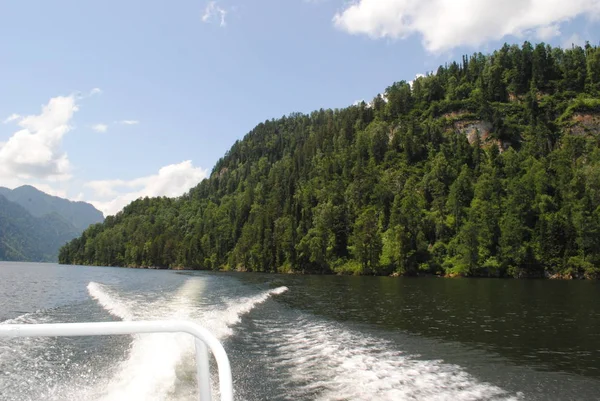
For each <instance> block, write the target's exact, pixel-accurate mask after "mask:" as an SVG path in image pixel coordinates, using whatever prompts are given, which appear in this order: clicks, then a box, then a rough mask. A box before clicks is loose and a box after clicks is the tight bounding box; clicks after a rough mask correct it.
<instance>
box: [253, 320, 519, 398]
mask: <svg viewBox="0 0 600 401" xmlns="http://www.w3.org/2000/svg"><path fill="white" fill-rule="evenodd" d="M253 323H254V325H255V326H258V327H260V328H261V330H262V331H263V338H268V339H274V340H273V341H270V342H269V344H268V345H267V346H266V347H264V348H267V350H266V351H264V350H263V351H261V352H262V353H263V354H268V355H270V356H269V357H268V358H267V360H266V361H265V363H267V364H269V365H270V368H271V369H274V370H275V371H277V372H286V374H285V375H283V377H282V378H281V380H280V383H279V387H280V388H281V390H282V392H285V394H286V396H285V398H284V399H288V400H295V399H312V400H320V401H325V400H327V401H330V400H331V401H333V400H336V401H337V400H373V401H403V400H411V401H412V400H415V401H416V400H430V401H446V400H448V401H479V400H481V401H483V400H490V401H499V400H503V401H507V400H521V399H522V398H523V396H522V394H509V393H508V392H507V391H505V390H503V389H501V388H499V387H497V386H494V385H491V384H488V383H484V382H480V381H478V380H477V379H476V378H475V377H473V376H472V375H470V374H468V373H467V372H465V371H464V370H463V369H462V368H461V367H460V366H457V365H453V364H448V363H444V362H443V361H436V360H422V359H418V357H417V356H415V355H408V354H406V353H404V352H402V351H399V350H398V344H395V343H392V342H390V341H386V340H382V339H381V338H375V337H371V336H369V335H365V334H363V333H361V332H356V331H352V330H350V329H348V328H346V327H344V326H343V325H339V324H336V323H333V322H329V321H319V320H317V319H315V317H313V316H310V317H307V316H304V317H302V316H301V317H298V318H297V319H295V320H294V321H287V322H281V321H280V322H279V323H278V322H276V321H274V320H271V319H269V320H265V321H254V322H253ZM264 348H263V349H264Z"/></svg>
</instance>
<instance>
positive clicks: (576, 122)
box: [569, 113, 600, 136]
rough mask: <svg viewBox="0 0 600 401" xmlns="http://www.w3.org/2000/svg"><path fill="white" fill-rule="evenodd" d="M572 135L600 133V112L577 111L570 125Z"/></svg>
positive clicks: (594, 134)
mask: <svg viewBox="0 0 600 401" xmlns="http://www.w3.org/2000/svg"><path fill="white" fill-rule="evenodd" d="M569 131H570V133H571V135H579V136H587V135H592V136H596V135H599V134H600V113H575V114H573V117H572V118H571V124H570V127H569Z"/></svg>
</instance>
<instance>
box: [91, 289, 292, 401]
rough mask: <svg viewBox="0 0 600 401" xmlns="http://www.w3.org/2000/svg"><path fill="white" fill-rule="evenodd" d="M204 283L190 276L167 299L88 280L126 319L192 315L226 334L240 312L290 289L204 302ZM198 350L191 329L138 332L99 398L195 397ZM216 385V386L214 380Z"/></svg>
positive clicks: (216, 332)
mask: <svg viewBox="0 0 600 401" xmlns="http://www.w3.org/2000/svg"><path fill="white" fill-rule="evenodd" d="M204 285H205V282H204V281H202V280H200V279H198V280H195V279H190V280H188V281H187V282H186V283H185V284H184V285H183V286H182V287H181V288H180V289H179V290H178V291H177V293H176V294H175V295H174V296H173V297H172V298H171V299H170V300H169V301H166V300H165V299H164V297H159V299H158V300H155V301H154V302H151V303H141V302H139V299H135V298H134V299H127V298H125V297H122V296H120V295H119V294H118V293H117V292H115V291H113V290H111V289H110V288H108V287H107V286H104V285H102V284H98V283H94V282H92V283H90V284H89V285H88V291H89V293H90V296H91V297H92V298H94V299H95V300H96V301H97V302H98V303H99V304H100V305H101V306H102V307H103V308H104V309H105V310H106V311H107V312H109V313H110V314H111V315H113V316H116V317H119V318H121V319H123V320H161V319H184V320H192V321H196V322H198V323H200V324H202V325H203V326H204V327H206V328H207V329H209V330H210V331H211V332H212V333H213V334H214V335H215V336H216V337H217V338H219V339H220V340H223V339H224V338H226V337H228V336H229V335H231V334H232V333H233V329H232V326H233V325H235V324H236V323H238V322H239V321H240V319H241V316H242V315H244V314H246V313H248V312H250V311H251V310H252V309H253V308H254V307H255V306H256V305H258V304H261V303H263V302H265V301H266V300H267V299H268V298H269V297H271V296H272V295H277V294H281V293H283V292H285V291H286V290H287V288H286V287H280V288H276V289H274V290H270V291H265V292H263V293H261V294H259V295H256V296H253V297H248V298H241V299H236V300H233V301H230V302H229V303H228V304H226V305H224V306H220V305H213V306H212V307H211V308H202V307H200V306H199V304H200V303H199V302H198V301H197V298H198V297H201V296H202V293H203V290H204ZM194 352H195V349H194V341H193V338H191V337H190V336H189V335H187V334H171V333H165V334H145V335H135V336H134V338H133V342H132V344H131V348H130V351H129V355H128V357H127V359H125V360H124V361H123V362H122V363H121V364H120V366H119V368H118V369H117V371H116V372H115V374H114V375H113V378H112V379H111V380H109V382H108V383H107V385H106V388H105V390H104V391H103V392H102V393H101V394H98V396H97V397H95V398H96V399H98V400H101V401H117V400H140V401H141V400H150V401H152V400H156V401H159V400H161V401H162V400H182V399H194V397H195V396H196V391H197V389H196V386H195V383H194V378H195V376H194V375H195V365H193V363H194V359H193V355H194ZM213 388H214V389H216V388H217V386H216V385H215V383H213Z"/></svg>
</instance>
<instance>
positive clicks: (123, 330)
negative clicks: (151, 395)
mask: <svg viewBox="0 0 600 401" xmlns="http://www.w3.org/2000/svg"><path fill="white" fill-rule="evenodd" d="M146 333H188V334H191V335H192V336H194V337H195V338H196V367H197V375H198V392H199V397H200V400H201V401H210V400H211V388H210V372H209V361H208V350H207V348H206V347H207V346H208V348H210V350H211V351H212V354H213V356H214V357H215V360H216V361H217V367H218V369H219V389H220V392H221V401H233V380H232V376H231V366H230V364H229V358H228V357H227V353H226V352H225V349H224V348H223V346H222V345H221V343H220V342H219V340H217V338H216V337H215V336H213V335H212V334H211V333H210V332H209V331H208V330H207V329H205V328H204V327H202V326H200V325H198V324H196V323H192V322H188V321H180V320H160V321H136V322H131V321H124V322H94V323H55V324H4V325H2V324H0V338H2V337H80V336H105V335H124V334H146Z"/></svg>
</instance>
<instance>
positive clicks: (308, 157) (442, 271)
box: [59, 42, 600, 278]
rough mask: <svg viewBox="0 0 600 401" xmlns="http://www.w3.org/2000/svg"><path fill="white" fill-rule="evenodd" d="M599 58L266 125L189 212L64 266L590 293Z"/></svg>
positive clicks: (525, 48) (548, 59)
mask: <svg viewBox="0 0 600 401" xmlns="http://www.w3.org/2000/svg"><path fill="white" fill-rule="evenodd" d="M599 95H600V48H598V47H596V46H592V45H590V44H586V45H585V46H584V47H579V46H573V47H572V48H569V49H561V48H552V47H551V46H549V45H546V44H543V43H541V44H537V45H532V44H531V43H529V42H525V43H524V44H523V45H522V46H518V45H512V46H511V45H504V46H503V47H502V48H501V49H499V50H497V51H495V52H494V53H493V54H489V55H484V54H481V53H476V54H473V55H471V56H464V57H463V58H462V60H460V61H459V62H458V61H457V62H453V63H450V64H447V65H444V66H440V67H439V68H438V69H437V71H435V72H432V73H429V74H428V75H427V76H425V77H421V78H418V79H416V80H415V81H413V82H411V83H408V82H405V81H401V82H396V83H394V84H392V85H391V86H389V87H388V88H387V89H386V90H385V92H384V93H383V94H381V95H378V96H377V97H375V98H374V99H373V101H372V102H369V103H365V102H362V103H361V104H358V105H353V106H350V107H347V108H344V109H335V110H323V109H321V110H319V111H314V112H312V113H310V114H309V115H306V114H299V113H294V114H290V115H288V116H284V117H282V118H279V119H273V120H268V121H265V122H264V123H261V124H259V125H258V126H257V127H255V128H254V129H253V130H252V131H251V132H250V133H248V134H247V135H246V136H245V137H244V139H243V140H240V141H237V142H236V143H235V144H234V145H233V146H232V147H231V149H230V150H229V151H228V152H227V153H226V154H225V155H224V157H222V158H221V159H220V160H219V161H218V162H217V163H216V165H215V167H214V169H213V170H212V173H211V175H210V177H209V178H208V179H205V180H203V181H202V182H200V183H199V184H198V185H197V186H196V187H194V188H192V189H191V190H190V191H189V192H188V193H186V194H185V195H184V196H182V197H180V198H176V199H171V198H145V199H139V200H137V201H134V202H133V203H131V204H129V205H128V206H127V207H125V208H124V210H123V211H121V212H119V213H118V214H117V215H116V216H110V217H108V218H106V220H105V222H104V223H101V224H96V225H93V226H91V227H90V228H88V229H87V230H86V231H85V232H84V233H83V235H82V236H81V237H79V238H76V239H74V240H72V241H71V242H70V243H68V244H66V245H65V246H64V247H63V248H62V249H61V251H60V255H59V260H60V262H61V263H65V264H84V265H103V266H129V267H146V266H152V267H161V268H167V267H169V268H184V267H185V268H190V269H211V270H239V271H253V272H282V273H284V272H285V273H287V272H298V273H319V274H325V273H338V274H364V275H390V274H394V275H425V274H436V275H446V276H480V277H516V278H525V277H556V278H583V277H586V278H598V277H600V148H599V144H600V97H599Z"/></svg>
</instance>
